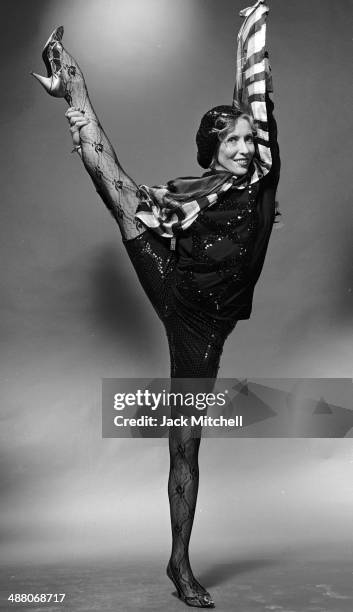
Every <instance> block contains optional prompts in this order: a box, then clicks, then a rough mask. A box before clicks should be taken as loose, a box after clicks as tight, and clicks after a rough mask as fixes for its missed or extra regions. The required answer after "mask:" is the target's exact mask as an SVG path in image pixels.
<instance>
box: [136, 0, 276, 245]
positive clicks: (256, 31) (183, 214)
mask: <svg viewBox="0 0 353 612" xmlns="http://www.w3.org/2000/svg"><path fill="white" fill-rule="evenodd" d="M268 12H269V9H268V7H267V5H266V4H265V2H264V1H263V0H258V1H257V2H256V3H255V4H254V5H253V6H251V7H248V8H246V9H244V10H242V11H241V12H240V15H241V16H242V17H244V18H245V19H244V22H243V24H242V26H241V28H240V31H239V34H238V48H237V74H236V84H235V90H234V96H233V103H241V104H242V105H244V106H246V108H249V110H251V114H252V115H253V118H254V120H255V122H256V126H257V139H256V145H257V155H256V156H255V158H254V160H253V164H252V172H251V175H250V176H248V177H247V178H246V180H245V181H244V180H242V181H239V179H237V177H233V176H232V175H231V174H229V173H226V174H225V173H222V176H223V178H222V179H221V180H218V181H214V190H213V191H212V192H211V193H210V192H209V177H207V178H206V177H205V194H202V195H201V197H199V196H198V197H188V196H187V194H184V197H183V198H180V197H178V198H176V197H175V193H174V192H173V191H170V190H169V188H168V186H167V185H161V186H158V187H148V186H147V185H141V186H140V188H139V195H140V198H141V201H140V204H139V206H138V209H137V213H136V217H137V218H138V219H139V220H140V221H142V222H143V223H144V225H146V226H147V227H149V228H151V229H153V230H154V231H156V232H157V233H158V234H160V235H161V236H164V237H167V238H168V237H169V238H173V237H174V236H175V235H176V234H177V233H178V232H180V231H181V230H184V229H186V228H188V227H189V226H190V225H191V224H192V223H193V222H194V221H195V219H196V218H197V216H198V214H199V212H200V211H201V210H202V209H204V208H208V207H210V206H213V205H214V204H215V203H216V202H217V200H218V197H219V196H220V195H221V194H222V193H224V192H225V191H227V190H228V189H230V188H231V187H234V186H236V187H237V189H245V188H246V187H248V185H249V184H252V183H256V182H257V181H258V180H259V179H260V178H262V177H263V176H265V175H266V174H267V173H268V172H269V171H270V169H271V163H272V159H271V151H270V147H269V134H268V123H267V112H266V100H265V94H266V81H267V83H269V65H268V61H267V57H266V50H265V44H266V18H267V14H268ZM199 180H202V179H199Z"/></svg>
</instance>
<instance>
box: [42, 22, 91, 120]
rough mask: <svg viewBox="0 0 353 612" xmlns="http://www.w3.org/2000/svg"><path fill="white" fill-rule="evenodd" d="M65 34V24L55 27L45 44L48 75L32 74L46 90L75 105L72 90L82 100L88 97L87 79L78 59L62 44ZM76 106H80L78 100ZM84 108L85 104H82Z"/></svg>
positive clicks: (44, 52) (43, 55) (44, 53)
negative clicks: (85, 79)
mask: <svg viewBox="0 0 353 612" xmlns="http://www.w3.org/2000/svg"><path fill="white" fill-rule="evenodd" d="M63 35H64V28H63V26H59V27H58V28H55V30H54V31H53V32H52V33H51V35H50V36H49V38H48V40H47V42H46V44H45V45H44V48H43V52H42V58H43V61H44V64H45V66H46V69H47V74H48V76H46V77H44V76H41V75H40V74H37V73H35V72H31V74H32V75H33V76H34V77H35V78H36V79H37V80H38V81H39V83H41V85H43V87H44V89H45V91H47V92H48V93H49V94H50V95H51V96H54V97H55V98H65V99H66V101H67V102H68V104H69V105H70V106H72V105H73V98H72V92H73V90H75V93H76V97H77V95H79V97H80V98H82V102H84V99H85V98H86V88H85V81H84V78H83V74H82V71H81V69H80V67H79V65H78V63H77V62H76V60H75V59H74V58H73V57H72V55H70V54H69V53H68V52H67V51H66V49H65V48H64V47H63V45H62V42H61V41H62V37H63ZM75 106H77V107H78V104H77V100H75ZM80 108H82V109H83V105H81V106H80Z"/></svg>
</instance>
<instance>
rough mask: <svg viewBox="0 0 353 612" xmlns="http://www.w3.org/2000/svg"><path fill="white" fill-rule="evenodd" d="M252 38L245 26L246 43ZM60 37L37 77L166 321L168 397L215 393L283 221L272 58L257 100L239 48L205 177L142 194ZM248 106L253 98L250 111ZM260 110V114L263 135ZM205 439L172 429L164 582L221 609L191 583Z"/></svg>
mask: <svg viewBox="0 0 353 612" xmlns="http://www.w3.org/2000/svg"><path fill="white" fill-rule="evenodd" d="M259 8H260V9H261V11H260V13H256V10H257V9H259ZM253 9H255V12H254V10H253ZM251 10H252V13H251V15H252V17H253V18H254V20H255V21H256V19H257V17H259V20H260V21H261V19H262V20H263V21H262V24H264V19H265V16H266V13H267V10H268V9H267V7H266V6H265V5H263V3H262V1H261V0H260V2H257V3H256V5H255V7H252V8H251ZM245 16H247V15H246V14H245ZM262 24H261V23H260V24H259V23H258V24H257V25H259V26H260V27H261V25H262ZM248 25H249V24H248ZM250 25H251V24H250ZM255 30H256V28H255V29H254V32H255ZM251 35H252V33H251V28H248V31H247V33H246V36H245V37H244V38H243V42H244V41H245V42H248V41H249V40H250V37H251ZM62 36H63V27H59V28H57V29H56V30H55V31H54V32H53V33H52V35H51V36H50V38H49V40H48V42H47V43H46V45H45V47H44V50H43V54H42V57H43V60H44V62H45V64H46V67H47V71H48V77H41V76H40V75H37V74H34V73H33V74H34V76H35V77H36V78H37V79H38V80H39V81H40V82H41V84H42V85H43V86H44V88H45V89H46V91H47V92H48V93H49V94H50V95H52V96H54V97H64V98H65V99H66V101H67V102H68V104H69V110H68V111H67V112H66V117H67V118H68V120H69V122H70V126H71V127H70V130H71V133H72V137H73V142H74V150H75V151H77V153H78V154H79V155H80V157H81V158H82V161H83V163H84V165H85V168H86V169H87V171H88V173H89V174H90V176H91V178H92V180H93V182H94V185H95V187H96V190H97V192H98V193H99V195H100V196H101V198H102V200H103V201H104V203H105V205H106V206H107V208H108V209H109V211H110V212H111V214H112V215H113V217H114V218H115V220H116V221H117V223H118V225H119V228H120V231H121V234H122V239H123V242H124V245H125V247H126V250H127V252H128V255H129V257H130V259H131V261H132V264H133V266H134V268H135V270H136V272H137V275H138V278H139V280H140V282H141V284H142V286H143V288H144V290H145V291H146V293H147V296H148V297H149V299H150V300H151V302H152V304H153V306H154V308H155V310H156V312H157V314H158V316H159V318H160V319H161V321H162V322H163V324H164V327H165V330H166V333H167V337H168V343H169V349H170V361H171V378H172V388H171V390H178V391H180V390H183V384H184V382H183V380H180V379H195V378H202V379H206V381H204V382H203V385H205V384H206V385H208V386H207V390H208V391H210V390H211V389H212V387H213V385H214V381H215V379H216V376H217V372H218V368H219V362H220V357H221V353H222V349H223V345H224V342H225V340H226V338H227V336H228V335H229V333H230V332H231V331H232V329H234V327H235V325H236V322H237V321H238V320H239V319H248V318H249V317H250V313H251V307H252V296H253V291H254V287H255V284H256V282H257V280H258V278H259V275H260V272H261V269H262V266H263V262H264V258H265V254H266V250H267V244H268V240H269V237H270V234H271V230H272V225H273V222H274V217H275V193H276V188H277V183H278V177H279V155H278V146H277V143H276V124H275V121H274V119H273V117H272V108H273V105H272V102H271V101H270V99H269V97H268V94H267V92H266V97H265V91H266V88H265V89H264V90H263V91H262V93H258V91H259V83H262V85H263V84H264V83H265V80H266V81H267V83H268V82H269V79H268V76H269V75H268V70H267V74H266V58H265V53H264V49H263V48H261V50H260V52H258V60H259V61H258V65H259V66H260V68H262V70H259V69H257V72H256V70H255V72H256V74H257V76H255V78H254V79H253V80H252V82H253V83H254V84H256V83H257V85H254V86H253V91H252V90H251V86H250V85H249V82H247V80H246V79H247V76H246V75H247V72H246V71H248V73H249V69H250V72H251V67H252V66H254V63H253V62H252V64H251V62H250V61H249V56H248V55H246V52H245V55H244V49H245V47H246V45H245V46H244V47H243V48H242V49H240V51H239V49H238V61H239V56H241V60H242V65H241V66H240V70H239V69H238V83H237V90H236V91H237V93H236V95H237V103H236V104H233V105H232V106H219V107H216V108H214V109H211V111H208V112H207V113H206V114H205V115H204V117H203V118H202V120H201V124H200V127H199V130H198V132H197V137H196V142H197V147H198V161H199V163H200V165H201V166H202V167H203V168H204V169H207V172H206V173H205V174H204V175H203V176H202V177H201V178H196V179H190V178H188V179H176V180H174V181H170V182H169V183H168V184H167V185H166V186H162V187H158V188H149V187H146V186H140V187H137V185H136V184H135V182H134V181H133V180H132V179H131V178H130V177H129V176H128V175H127V174H126V173H125V171H124V170H123V169H122V167H121V165H120V163H119V161H118V159H117V156H116V154H115V152H114V149H113V147H112V146H111V144H110V142H109V140H108V138H107V137H106V135H105V133H104V131H103V129H102V127H101V125H100V123H99V120H98V118H97V115H96V113H95V111H94V109H93V107H92V104H91V102H90V99H89V96H88V93H87V89H86V85H85V81H84V78H83V75H82V72H81V70H80V68H79V66H78V64H77V62H76V61H75V60H74V59H73V57H72V56H71V55H70V54H69V53H68V52H67V51H66V50H65V49H64V47H63V45H62ZM240 44H241V43H240ZM245 50H246V49H245ZM247 62H248V65H247ZM238 68H239V67H238ZM261 79H262V80H261ZM262 85H261V86H262ZM241 99H242V100H241ZM239 100H241V101H242V102H244V100H245V102H246V103H247V105H248V106H247V108H246V110H245V108H242V107H241V106H240V105H239V104H238V101H239ZM249 109H250V110H249ZM254 110H255V111H256V112H257V110H258V111H259V112H258V114H259V115H260V117H257V119H260V121H257V129H256V128H255V124H254V121H253V116H252V115H256V112H254ZM261 113H262V114H261ZM271 153H272V168H271ZM204 389H205V386H203V390H204ZM179 410H181V409H180V408H179ZM177 415H178V407H173V408H172V416H177ZM200 433H201V432H200V429H198V430H197V431H195V428H192V427H189V426H184V427H171V428H170V429H169V451H170V473H169V481H168V495H169V502H170V515H171V527H172V551H171V557H170V560H169V563H168V566H167V575H168V576H169V578H170V579H171V580H172V582H173V583H174V585H175V587H176V589H177V593H178V596H179V597H180V599H182V600H183V601H184V602H185V603H186V604H187V605H189V606H194V607H199V608H213V607H214V603H213V601H212V598H211V596H210V594H209V593H208V591H206V589H205V588H204V587H203V586H202V585H200V583H199V582H198V581H197V580H196V578H195V577H194V575H193V572H192V569H191V566H190V561H189V541H190V535H191V530H192V525H193V519H194V513H195V507H196V500H197V492H198V483H199V468H198V452H199V446H200Z"/></svg>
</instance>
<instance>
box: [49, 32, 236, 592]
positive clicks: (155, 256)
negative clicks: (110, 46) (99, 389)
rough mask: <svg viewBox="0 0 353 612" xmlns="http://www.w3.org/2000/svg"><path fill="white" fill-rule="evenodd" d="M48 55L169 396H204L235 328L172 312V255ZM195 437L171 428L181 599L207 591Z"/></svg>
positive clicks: (61, 56)
mask: <svg viewBox="0 0 353 612" xmlns="http://www.w3.org/2000/svg"><path fill="white" fill-rule="evenodd" d="M48 58H49V61H50V64H51V67H52V70H53V72H54V71H55V70H57V71H58V72H59V73H60V77H61V79H62V81H63V85H64V88H65V99H66V101H67V102H68V104H69V105H70V106H74V107H75V108H77V109H78V110H81V111H82V112H83V113H84V114H85V116H86V117H87V118H88V119H89V120H90V123H89V124H88V125H87V126H85V127H83V128H81V130H80V137H81V145H82V160H83V163H84V165H85V168H86V169H87V171H88V173H89V175H90V176H91V178H92V180H93V182H94V184H95V187H96V190H97V192H98V193H99V195H100V196H101V198H102V200H103V202H104V203H105V205H106V206H107V208H108V210H109V211H110V212H111V214H112V215H113V217H114V218H115V220H116V221H117V223H118V225H119V227H120V230H121V233H122V237H123V241H124V243H125V246H126V250H127V252H128V254H129V257H130V259H131V261H132V264H133V266H134V268H135V270H136V272H137V275H138V277H139V280H140V282H141V284H142V286H143V288H144V289H145V291H146V293H147V295H148V297H149V299H150V300H151V302H152V304H153V306H154V308H155V310H156V312H157V314H158V316H159V317H160V319H161V320H162V322H163V324H164V326H165V329H166V332H167V336H168V343H169V349H170V361H171V377H172V387H171V391H176V392H180V391H183V392H187V389H188V381H187V380H185V379H192V378H194V379H195V378H204V379H206V380H205V381H204V384H205V385H206V387H207V391H208V392H210V391H211V390H212V388H213V386H214V381H215V379H216V376H217V372H218V367H219V362H220V357H221V353H222V348H223V344H224V341H225V339H226V337H227V335H228V334H229V332H230V331H231V327H233V326H234V325H233V326H229V324H228V323H227V324H225V323H222V322H220V321H216V320H213V319H211V318H210V317H206V316H205V315H201V314H200V313H198V312H196V311H192V310H190V309H188V308H186V307H184V306H183V305H182V304H178V305H177V307H176V301H175V298H174V296H173V292H172V286H173V275H174V267H175V254H174V252H171V251H170V250H168V243H167V242H166V241H165V240H164V239H162V238H160V237H158V236H157V235H156V234H153V233H152V232H151V231H150V230H146V229H145V227H144V226H143V225H142V224H141V223H140V222H139V221H137V220H135V211H136V207H137V205H138V202H139V199H138V198H139V191H138V188H137V185H136V184H135V182H134V181H133V180H132V179H131V178H130V177H129V176H128V175H127V174H126V173H125V172H124V170H123V169H122V167H121V165H120V163H119V161H118V159H117V156H116V154H115V152H114V149H113V147H112V146H111V144H110V142H109V140H108V138H107V136H106V135H105V133H104V131H103V129H102V126H101V125H100V122H99V120H98V118H97V115H96V113H95V111H94V109H93V106H92V104H91V102H90V99H89V96H88V92H87V89H86V85H85V81H84V77H83V74H82V72H81V70H80V68H79V66H78V64H77V62H76V61H75V60H74V59H73V57H72V56H71V55H69V54H68V53H67V51H66V50H65V49H64V47H63V46H62V44H61V42H60V41H54V42H53V43H52V44H50V45H49V48H48ZM203 390H204V389H203ZM205 390H206V388H205ZM171 416H172V417H173V418H177V417H178V416H180V412H179V409H178V407H173V408H172V414H171ZM200 436H201V427H191V426H184V427H176V426H173V427H170V430H169V453H170V473H169V480H168V495H169V503H170V517H171V527H172V551H171V558H170V564H171V565H172V568H173V573H174V575H175V576H176V577H177V579H178V581H179V584H180V586H181V588H182V591H183V593H184V595H185V596H186V597H192V596H197V595H198V594H205V593H207V591H205V589H204V588H203V587H202V586H201V585H200V584H199V583H198V582H197V581H196V579H195V577H194V575H193V573H192V570H191V566H190V560H189V542H190V536H191V530H192V526H193V521H194V516H195V508H196V500H197V493H198V487H199V466H198V453H199V447H200Z"/></svg>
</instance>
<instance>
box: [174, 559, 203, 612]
mask: <svg viewBox="0 0 353 612" xmlns="http://www.w3.org/2000/svg"><path fill="white" fill-rule="evenodd" d="M167 576H168V578H170V580H171V581H172V582H173V584H174V586H175V588H176V590H177V593H178V597H179V599H181V600H182V601H183V602H184V603H185V604H186V605H187V606H192V607H194V608H214V607H215V605H214V602H213V600H212V598H211V595H210V594H209V592H208V591H206V589H205V588H204V587H203V586H202V585H201V584H199V582H197V580H196V579H195V578H194V577H193V575H192V574H191V576H189V577H187V576H183V575H182V574H181V572H179V571H178V570H177V568H176V567H175V565H173V564H172V562H171V561H169V563H168V566H167Z"/></svg>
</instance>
